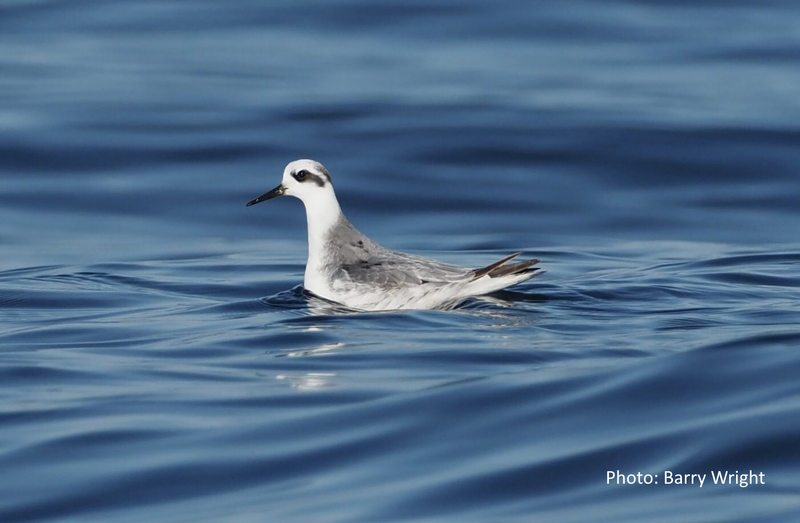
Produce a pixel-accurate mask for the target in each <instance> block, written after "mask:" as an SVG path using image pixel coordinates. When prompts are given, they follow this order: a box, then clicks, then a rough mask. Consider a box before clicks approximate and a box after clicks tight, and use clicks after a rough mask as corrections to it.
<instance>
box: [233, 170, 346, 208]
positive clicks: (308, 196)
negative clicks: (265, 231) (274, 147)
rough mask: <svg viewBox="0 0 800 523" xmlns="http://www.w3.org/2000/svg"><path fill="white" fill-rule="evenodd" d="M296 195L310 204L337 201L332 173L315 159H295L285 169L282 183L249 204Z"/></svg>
mask: <svg viewBox="0 0 800 523" xmlns="http://www.w3.org/2000/svg"><path fill="white" fill-rule="evenodd" d="M283 195H286V196H294V197H295V198H299V199H300V200H302V202H303V203H304V204H306V207H308V204H310V203H314V204H319V203H322V202H325V201H330V200H333V201H336V196H335V194H334V192H333V184H331V175H330V174H329V173H328V170H327V169H326V168H325V167H324V166H323V165H322V164H321V163H319V162H315V161H314V160H295V161H293V162H291V163H290V164H289V165H287V166H286V169H284V170H283V180H281V184H280V185H278V186H277V187H275V188H274V189H272V190H271V191H269V192H266V193H264V194H262V195H261V196H259V197H258V198H256V199H254V200H251V201H250V202H249V203H248V204H247V206H248V207H250V206H251V205H255V204H257V203H261V202H264V201H267V200H271V199H272V198H275V197H278V196H283Z"/></svg>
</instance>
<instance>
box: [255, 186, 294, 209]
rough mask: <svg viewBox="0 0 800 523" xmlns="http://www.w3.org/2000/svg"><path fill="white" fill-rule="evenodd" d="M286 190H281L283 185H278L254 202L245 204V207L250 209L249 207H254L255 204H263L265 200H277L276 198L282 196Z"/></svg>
mask: <svg viewBox="0 0 800 523" xmlns="http://www.w3.org/2000/svg"><path fill="white" fill-rule="evenodd" d="M285 191H286V189H284V188H283V185H279V186H277V187H275V188H274V189H272V190H271V191H269V192H265V193H264V194H262V195H261V196H259V197H258V198H256V199H255V200H250V201H249V202H247V206H248V207H250V206H251V205H255V204H257V203H261V202H265V201H267V200H271V199H273V198H277V197H278V196H282V195H283V193H284V192H285Z"/></svg>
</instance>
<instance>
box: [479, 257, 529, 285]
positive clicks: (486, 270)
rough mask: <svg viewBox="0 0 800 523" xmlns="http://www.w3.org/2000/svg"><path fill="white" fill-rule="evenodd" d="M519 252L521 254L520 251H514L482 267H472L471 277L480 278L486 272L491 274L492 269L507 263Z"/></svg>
mask: <svg viewBox="0 0 800 523" xmlns="http://www.w3.org/2000/svg"><path fill="white" fill-rule="evenodd" d="M520 254H522V253H521V252H515V253H514V254H512V255H510V256H506V257H505V258H503V259H502V260H500V261H496V262H494V263H493V264H491V265H487V266H486V267H483V268H481V269H474V270H473V271H472V272H473V273H474V275H473V276H472V279H473V280H477V279H478V278H482V277H483V276H486V275H487V274H491V272H492V271H493V270H495V269H497V268H498V267H501V266H503V265H505V264H506V263H508V262H509V261H511V260H513V259H514V258H516V257H517V256H519V255H520Z"/></svg>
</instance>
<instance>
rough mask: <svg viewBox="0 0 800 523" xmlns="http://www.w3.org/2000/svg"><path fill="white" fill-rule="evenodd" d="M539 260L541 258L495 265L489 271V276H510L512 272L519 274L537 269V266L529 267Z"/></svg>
mask: <svg viewBox="0 0 800 523" xmlns="http://www.w3.org/2000/svg"><path fill="white" fill-rule="evenodd" d="M540 261H541V260H527V261H524V262H519V263H512V264H511V265H505V266H502V267H497V268H496V269H494V270H492V271H490V272H489V276H490V277H491V278H499V277H501V276H510V275H513V274H521V273H524V272H532V271H536V270H539V269H538V268H536V269H531V267H532V266H534V265H536V264H537V263H539V262H540Z"/></svg>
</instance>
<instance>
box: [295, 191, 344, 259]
mask: <svg viewBox="0 0 800 523" xmlns="http://www.w3.org/2000/svg"><path fill="white" fill-rule="evenodd" d="M303 204H304V205H305V207H306V219H307V221H308V262H309V265H321V264H322V263H323V260H322V253H323V252H324V248H325V242H326V241H327V240H328V233H329V232H330V230H331V228H332V227H333V226H334V225H336V223H338V222H339V220H341V219H342V218H343V217H344V216H343V215H342V209H341V208H340V207H339V202H338V201H337V200H336V194H334V192H333V188H331V190H330V191H326V192H325V193H322V194H320V195H319V196H316V197H314V198H311V199H307V200H304V201H303Z"/></svg>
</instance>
